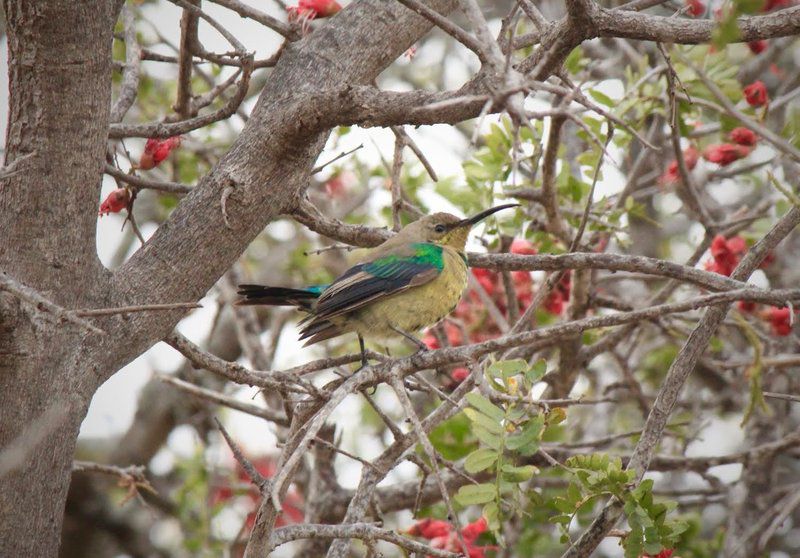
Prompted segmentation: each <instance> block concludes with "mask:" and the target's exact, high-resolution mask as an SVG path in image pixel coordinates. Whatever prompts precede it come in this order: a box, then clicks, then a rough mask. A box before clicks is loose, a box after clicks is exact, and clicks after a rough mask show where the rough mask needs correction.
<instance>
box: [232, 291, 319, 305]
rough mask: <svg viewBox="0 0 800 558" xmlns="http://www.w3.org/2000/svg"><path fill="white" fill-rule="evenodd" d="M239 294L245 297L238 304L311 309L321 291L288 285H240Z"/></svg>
mask: <svg viewBox="0 0 800 558" xmlns="http://www.w3.org/2000/svg"><path fill="white" fill-rule="evenodd" d="M237 294H238V295H240V296H242V297H244V298H242V299H241V300H238V301H237V302H236V304H237V305H238V306H249V305H255V304H266V305H269V306H297V307H299V308H303V309H306V310H307V309H310V308H311V307H312V305H313V303H314V301H315V300H316V299H317V297H319V292H315V289H314V288H311V289H290V288H288V287H265V286H263V285H239V290H238V291H237Z"/></svg>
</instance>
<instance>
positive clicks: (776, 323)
mask: <svg viewBox="0 0 800 558" xmlns="http://www.w3.org/2000/svg"><path fill="white" fill-rule="evenodd" d="M764 318H765V319H766V320H767V322H769V327H770V329H771V330H772V334H773V335H777V336H778V337H786V336H787V335H790V334H791V333H792V322H793V321H794V320H793V319H792V312H791V310H789V308H788V307H784V308H776V307H775V306H771V307H770V308H769V310H767V311H766V312H765V313H764Z"/></svg>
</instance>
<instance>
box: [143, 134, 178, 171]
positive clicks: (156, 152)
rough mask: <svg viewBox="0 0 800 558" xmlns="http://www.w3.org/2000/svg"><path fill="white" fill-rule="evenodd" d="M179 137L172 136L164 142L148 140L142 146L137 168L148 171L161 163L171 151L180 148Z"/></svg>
mask: <svg viewBox="0 0 800 558" xmlns="http://www.w3.org/2000/svg"><path fill="white" fill-rule="evenodd" d="M180 145H181V137H180V136H174V137H171V138H167V139H165V140H160V139H153V138H150V139H149V140H147V143H145V144H144V152H143V153H142V156H141V157H140V158H139V168H140V169H142V170H150V169H152V168H155V167H157V166H158V165H160V164H161V162H162V161H163V160H164V159H166V158H167V157H169V154H170V152H171V151H172V150H173V149H176V148H178V147H180Z"/></svg>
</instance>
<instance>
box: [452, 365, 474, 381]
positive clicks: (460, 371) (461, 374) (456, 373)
mask: <svg viewBox="0 0 800 558" xmlns="http://www.w3.org/2000/svg"><path fill="white" fill-rule="evenodd" d="M468 377H469V370H467V369H466V368H454V369H453V370H451V371H450V378H451V379H452V380H453V382H455V383H456V384H460V383H461V382H463V381H464V380H466V379H467V378H468Z"/></svg>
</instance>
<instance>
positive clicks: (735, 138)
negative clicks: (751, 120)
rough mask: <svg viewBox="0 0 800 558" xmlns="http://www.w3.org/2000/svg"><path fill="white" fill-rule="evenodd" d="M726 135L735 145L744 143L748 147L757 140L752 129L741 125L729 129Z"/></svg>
mask: <svg viewBox="0 0 800 558" xmlns="http://www.w3.org/2000/svg"><path fill="white" fill-rule="evenodd" d="M728 137H729V138H730V140H731V141H732V142H733V143H735V144H737V145H746V146H748V147H753V146H754V145H755V144H756V142H757V141H758V136H757V135H756V133H755V132H754V131H753V130H750V129H748V128H742V127H741V126H740V127H738V128H734V129H733V130H731V133H730V134H728Z"/></svg>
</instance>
